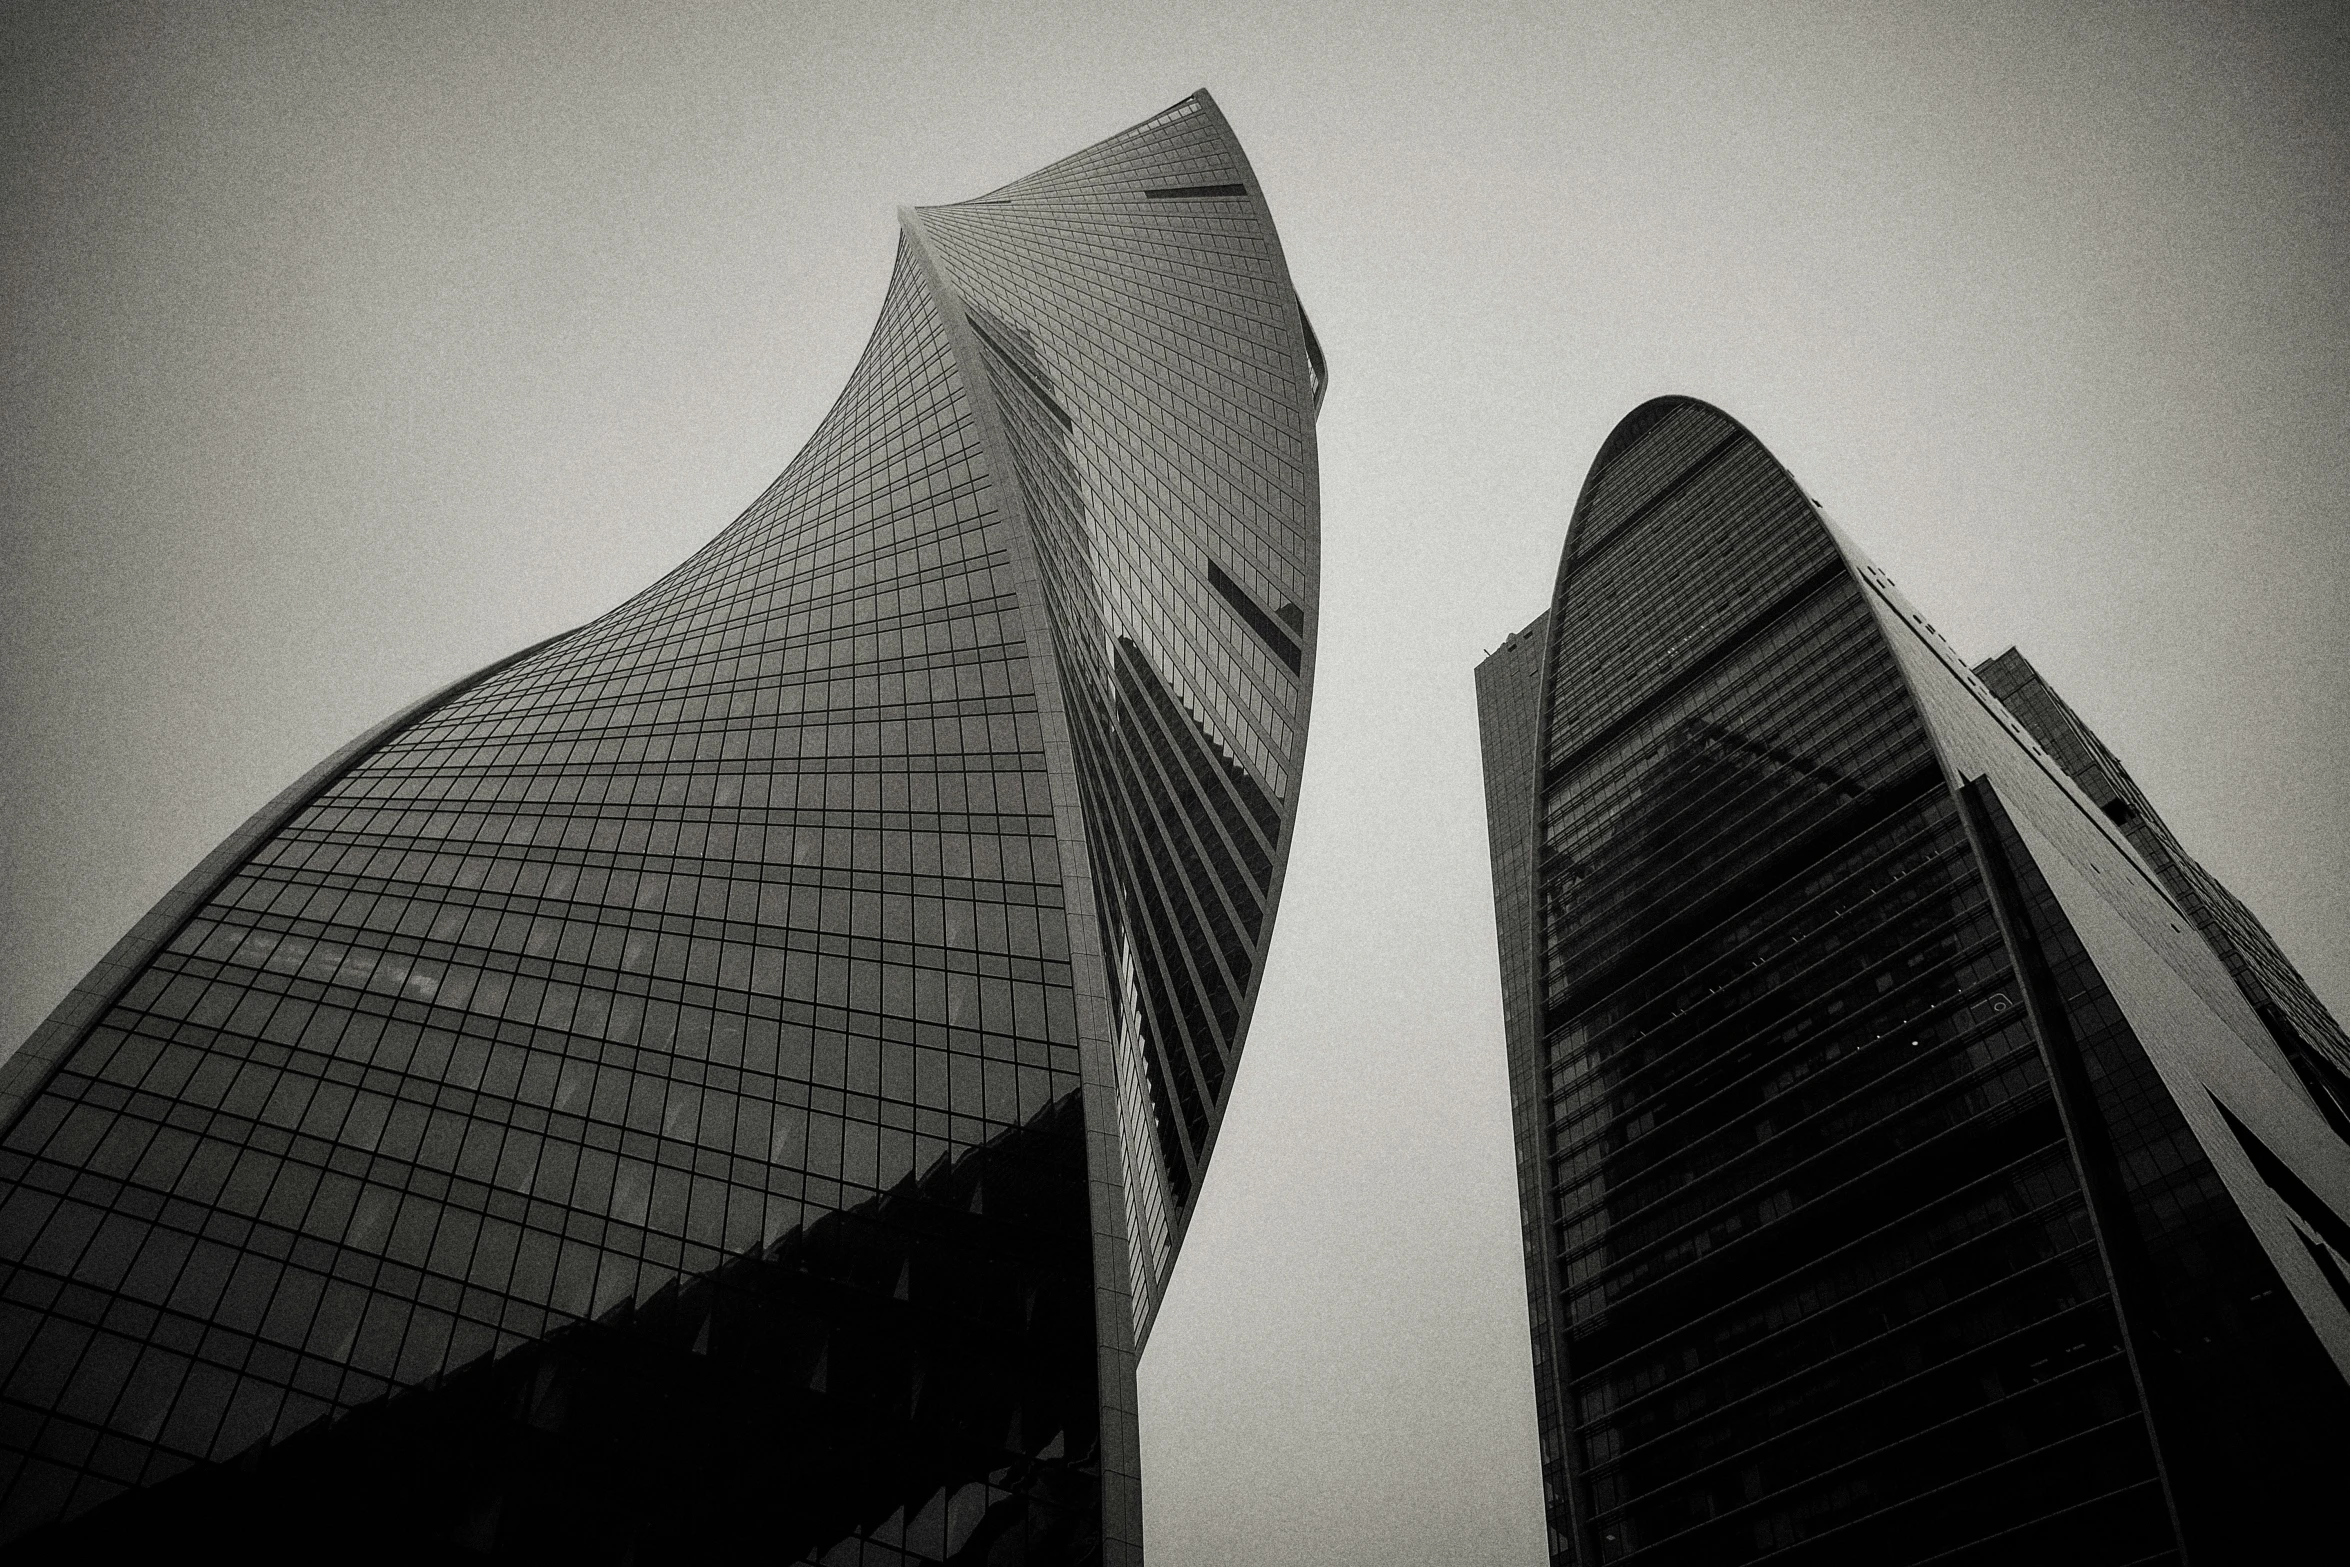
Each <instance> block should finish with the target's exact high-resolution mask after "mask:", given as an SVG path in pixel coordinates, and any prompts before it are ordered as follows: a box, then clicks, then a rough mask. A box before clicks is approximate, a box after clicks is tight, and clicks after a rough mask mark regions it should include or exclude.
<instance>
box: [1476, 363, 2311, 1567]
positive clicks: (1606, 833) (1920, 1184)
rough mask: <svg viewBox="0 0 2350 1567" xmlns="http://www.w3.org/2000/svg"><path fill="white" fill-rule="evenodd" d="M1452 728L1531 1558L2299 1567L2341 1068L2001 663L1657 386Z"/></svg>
mask: <svg viewBox="0 0 2350 1567" xmlns="http://www.w3.org/2000/svg"><path fill="white" fill-rule="evenodd" d="M1985 679H1988V680H1989V681H1990V682H1991V684H1990V685H1988V686H1987V685H1986V684H1985V683H1984V680H1985ZM1995 690H1996V691H1997V692H1999V693H2000V695H2004V696H2006V697H2007V698H2009V699H2010V700H2012V701H2014V702H2016V703H2017V704H2018V709H2019V711H2018V712H2016V713H2011V712H2010V711H2009V710H2008V708H2007V706H2005V705H2003V703H2002V702H2001V700H2000V696H1998V695H1994V694H1993V693H1994V691H1995ZM1478 694H1479V704H1480V717H1481V721H1482V729H1483V732H1484V744H1485V765H1486V789H1487V800H1488V812H1489V820H1490V826H1491V833H1492V846H1493V864H1494V896H1495V907H1496V914H1497V924H1498V926H1499V930H1500V936H1501V957H1502V983H1503V989H1504V1001H1505V1005H1504V1013H1503V1019H1504V1028H1505V1031H1506V1033H1507V1036H1508V1048H1509V1062H1510V1089H1511V1100H1512V1108H1513V1112H1514V1116H1515V1121H1516V1134H1517V1148H1518V1177H1519V1193H1520V1202H1521V1206H1522V1210H1523V1215H1524V1220H1525V1237H1526V1270H1527V1295H1528V1303H1529V1307H1530V1315H1531V1317H1532V1325H1533V1340H1534V1369H1535V1385H1536V1403H1537V1408H1538V1411H1539V1419H1540V1424H1541V1431H1542V1461H1543V1477H1544V1482H1545V1489H1546V1492H1547V1498H1548V1502H1549V1508H1550V1524H1551V1548H1552V1559H1553V1561H1554V1562H1556V1563H1558V1564H1559V1567H1591V1564H1597V1563H1615V1562H1622V1563H1637V1564H1643V1567H1645V1564H1656V1567H1664V1564H1668V1563H1671V1564H1700V1563H1702V1564H1706V1567H1716V1564H1723V1563H1731V1562H1748V1561H1768V1562H1772V1563H1787V1564H1790V1567H1793V1564H1796V1563H1802V1564H1805V1567H1821V1564H1826V1563H1851V1564H1855V1567H1859V1564H1866V1567H1890V1564H1894V1563H1926V1562H1932V1563H1936V1564H1940V1567H1960V1564H1977V1563H1980V1564H1984V1567H1990V1564H2001V1567H2011V1564H2016V1563H2043V1562H2044V1563H2051V1564H2055V1563H2063V1564H2065V1567H2090V1564H2101V1567H2123V1564H2151V1563H2158V1562H2159V1563H2171V1564H2178V1563H2183V1562H2186V1561H2190V1560H2191V1561H2193V1562H2196V1563H2213V1562H2284V1561H2318V1560H2326V1559H2330V1558H2331V1557H2333V1556H2336V1555H2339V1554H2340V1541H2341V1524H2340V1519H2339V1516H2338V1514H2339V1506H2338V1502H2337V1500H2336V1498H2337V1497H2338V1496H2339V1493H2340V1486H2341V1476H2342V1465H2343V1462H2344V1460H2345V1458H2346V1457H2350V1386H2346V1385H2345V1382H2344V1379H2343V1377H2344V1371H2345V1370H2350V1276H2346V1272H2345V1270H2346V1267H2350V1222H2346V1217H2345V1216H2350V1145H2346V1144H2345V1143H2344V1142H2343V1140H2342V1138H2341V1137H2340V1136H2339V1135H2338V1134H2337V1131H2336V1125H2337V1124H2341V1123H2342V1122H2343V1121H2344V1116H2343V1111H2342V1107H2343V1104H2344V1102H2345V1101H2346V1100H2350V1092H2346V1091H2345V1088H2344V1085H2345V1083H2350V1048H2346V1044H2345V1041H2344V1040H2343V1036H2342V1033H2341V1030H2340V1029H2339V1028H2338V1027H2335V1026H2334V1024H2333V1022H2332V1020H2331V1019H2330V1018H2328V1017H2326V1016H2325V1013H2324V1008H2323V1007H2322V1006H2320V1005H2319V1004H2318V1002H2317V1000H2316V998H2315V997H2314V996H2312V995H2310V994H2309V991H2308V987H2307V986H2306V985H2304V984H2302V983H2301V981H2300V979H2299V976H2298V975H2294V974H2293V973H2292V972H2291V965H2290V964H2289V963H2286V962H2285V960H2284V958H2283V955H2282V954H2281V953H2279V952H2278V951H2277V950H2276V948H2275V945H2274V943H2272V942H2270V941H2268V939H2267V937H2266V935H2265V933H2263V932H2260V931H2259V928H2258V924H2257V922H2256V921H2253V920H2252V919H2251V918H2250V916H2249V914H2245V913H2243V911H2242V909H2241V906H2240V905H2237V904H2235V903H2234V900H2232V899H2229V898H2227V897H2226V896H2225V894H2224V892H2221V891H2219V890H2218V888H2217V883H2216V882H2211V881H2210V878H2209V877H2208V875H2207V874H2206V873H2204V872H2203V871H2202V870H2201V868H2200V867H2198V866H2195V865H2194V864H2193V862H2192V861H2191V860H2188V859H2186V858H2185V856H2184V855H2183V852H2181V851H2179V850H2178V847H2177V844H2176V842H2175V840H2172V839H2170V837H2169V835H2168V833H2167V831H2165V830H2164V829H2163V828H2162V827H2161V824H2160V822H2159V821H2158V820H2156V819H2154V818H2153V815H2152V812H2151V810H2150V808H2148V807H2147V806H2146V804H2145V801H2144V799H2143V797H2142V796H2140V795H2138V794H2137V792H2136V788H2135V786H2134V785H2131V784H2129V783H2128V778H2127V775H2126V774H2125V773H2122V772H2121V770H2120V767H2119V764H2118V763H2116V762H2114V761H2113V760H2112V758H2111V756H2110V754H2108V753H2106V752H2105V751H2104V749H2103V747H2102V746H2100V745H2098V744H2097V743H2096V740H2095V737H2094V736H2092V735H2089V734H2088V733H2087V731H2086V729H2085V728H2084V727H2082V726H2080V725H2079V724H2078V722H2077V720H2074V719H2073V718H2072V715H2071V713H2070V710H2069V709H2065V708H2063V705H2062V704H2061V702H2058V701H2057V700H2056V698H2055V696H2054V693H2053V692H2050V691H2048V690H2046V688H2045V686H2044V685H2043V684H2041V683H2040V682H2039V681H2038V679H2037V676H2036V675H2034V674H2033V673H2032V671H2031V669H2030V666H2029V665H2026V664H2024V663H2023V662H2022V661H2021V660H2020V659H2019V658H2017V657H2015V656H2014V655H2012V654H2009V655H2005V656H2003V658H2002V659H2000V660H1995V661H1994V662H1993V663H1991V664H1987V665H1985V666H1984V676H1983V678H1978V677H1977V675H1976V674H1975V673H1974V672H1972V671H1970V670H1969V669H1968V668H1967V666H1966V665H1965V664H1964V663H1963V662H1961V661H1960V660H1959V658H1958V656H1957V655H1956V654H1955V653H1953V652H1952V651H1951V650H1950V648H1949V647H1948V646H1947V644H1945V643H1944V642H1943V641H1942V639H1941V637H1940V636H1939V635H1937V634H1936V633H1935V631H1934V629H1933V628H1932V627H1931V626H1930V625H1928V624H1927V623H1926V621H1925V620H1924V618H1923V617H1922V616H1920V615H1919V614H1918V613H1917V611H1916V610H1915V609H1913V608H1912V607H1910V605H1909V604H1908V603H1907V602H1906V601H1905V600H1904V599H1903V598H1902V597H1901V595H1900V594H1899V593H1898V592H1897V591H1896V590H1895V589H1894V587H1893V584H1892V582H1891V581H1890V579H1888V578H1887V577H1886V576H1885V574H1884V573H1883V572H1881V571H1879V570H1878V569H1877V568H1876V567H1874V566H1872V565H1870V564H1869V563H1868V561H1867V560H1866V559H1865V558H1863V557H1862V556H1861V555H1860V553H1859V552H1858V551H1857V550H1856V549H1854V548H1853V547H1852V545H1851V544H1850V543H1849V542H1848V541H1846V540H1845V539H1844V538H1843V537H1842V536H1841V535H1840V534H1838V533H1837V532H1836V531H1835V529H1834V528H1832V527H1831V526H1830V525H1829V523H1828V521H1827V519H1826V518H1825V517H1824V516H1823V515H1822V514H1821V513H1820V511H1819V509H1818V508H1817V507H1816V506H1815V505H1814V503H1813V502H1812V501H1811V500H1810V499H1808V498H1807V497H1806V496H1805V494H1804V492H1803V491H1802V490H1801V489H1800V488H1799V487H1798V486H1797V484H1796V482H1795V480H1794V479H1793V478H1792V477H1790V476H1789V475H1788V473H1787V472H1786V470H1785V469H1783V468H1782V467H1780V465H1779V464H1778V463H1777V462H1776V461H1774V460H1773V459H1772V457H1771V455H1770V453H1768V452H1767V451H1765V450H1764V449H1763V447H1762V445H1761V444H1760V443H1759V442H1758V441H1756V440H1755V439H1754V437H1753V436H1751V435H1750V434H1748V433H1747V432H1746V431H1745V430H1743V429H1741V428H1740V427H1739V426H1738V425H1736V424H1735V423H1733V422H1732V421H1731V420H1729V419H1728V418H1726V417H1724V416H1723V415H1722V414H1721V413H1720V412H1718V411H1717V410H1715V409H1712V408H1708V407H1706V406H1704V405H1703V404H1700V403H1696V402H1693V401H1690V400H1688V399H1684V398H1665V399H1660V400H1658V401H1656V402H1653V403H1650V404H1647V405H1645V406H1643V407H1641V408H1640V409H1638V410H1636V411H1635V412H1633V414H1632V415H1631V416H1630V417H1628V418H1627V419H1625V421H1624V422H1623V423H1622V424H1621V425H1620V426H1618V427H1617V429H1616V431H1615V433H1614V434H1613V435H1611V436H1610V437H1609V438H1608V440H1607V443H1606V444H1605V445H1604V446H1603V447H1602V448H1601V450H1600V453H1599V457H1598V460H1597V461H1596V462H1595V463H1594V464H1593V466H1592V469H1591V474H1590V477H1589V479H1588V480H1587V481H1586V482H1585V485H1584V489H1583V493H1582V496H1581V498H1580V499H1579V500H1578V501H1577V502H1576V505H1575V510H1574V514H1573V518H1572V521H1571V522H1570V524H1569V527H1568V532H1567V541H1566V549H1565V553H1564V557H1563V558H1562V560H1561V562H1560V565H1559V573H1558V579H1557V586H1556V589H1555V590H1554V593H1553V596H1552V599H1551V606H1550V609H1549V610H1548V611H1547V613H1546V614H1545V615H1544V616H1543V617H1542V618H1541V619H1539V620H1537V621H1536V622H1535V623H1534V624H1533V625H1532V626H1530V627H1528V628H1527V629H1526V631H1525V632H1523V633H1521V634H1520V635H1518V636H1515V637H1513V638H1511V639H1510V641H1509V642H1507V643H1506V644H1504V646H1503V647H1502V648H1501V649H1500V650H1499V651H1497V652H1496V653H1495V654H1494V655H1493V656H1492V657H1491V658H1489V659H1488V660H1487V661H1486V662H1485V664H1484V665H1483V666H1482V667H1481V668H1480V669H1479V670H1478ZM2024 713H2028V714H2029V717H2028V719H2026V720H2025V721H2023V722H2019V716H2021V715H2022V714H2024ZM2027 723H2028V725H2029V727H2027ZM2035 734H2038V735H2040V736H2042V737H2044V738H2043V739H2040V740H2036V739H2035V738H2034V736H2035ZM2043 744H2045V745H2046V747H2047V749H2043V748H2042V747H2043ZM2051 753H2054V754H2051ZM2085 791H2087V792H2085ZM2206 883H2208V884H2209V885H2208V886H2207V885H2205V884H2206Z"/></svg>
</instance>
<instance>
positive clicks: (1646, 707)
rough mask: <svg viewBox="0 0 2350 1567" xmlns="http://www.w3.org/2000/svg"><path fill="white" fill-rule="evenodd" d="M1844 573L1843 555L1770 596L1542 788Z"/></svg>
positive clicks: (1571, 757)
mask: <svg viewBox="0 0 2350 1567" xmlns="http://www.w3.org/2000/svg"><path fill="white" fill-rule="evenodd" d="M1845 575H1846V572H1845V569H1844V562H1843V561H1842V560H1841V559H1837V560H1831V561H1830V562H1828V563H1827V564H1826V565H1824V566H1822V567H1821V568H1820V569H1819V570H1817V571H1815V572H1813V573H1812V574H1811V575H1810V576H1808V577H1806V578H1804V579H1803V580H1802V581H1801V582H1798V583H1796V584H1795V585H1794V586H1793V587H1791V588H1789V589H1788V590H1787V591H1786V592H1784V593H1782V594H1780V595H1779V596H1778V597H1777V598H1775V599H1773V600H1771V601H1770V602H1769V603H1768V604H1765V605H1764V606H1763V607H1762V608H1761V609H1760V610H1758V611H1756V612H1755V614H1754V615H1753V616H1752V617H1751V618H1749V619H1748V620H1747V621H1746V623H1745V624H1743V625H1741V626H1739V627H1737V628H1736V629H1735V630H1733V631H1731V632H1730V634H1729V635H1728V636H1725V637H1724V638H1722V640H1721V641H1719V642H1717V643H1715V644H1714V645H1713V646H1712V647H1711V648H1710V649H1708V650H1707V651H1706V652H1704V653H1702V654H1700V655H1699V656H1698V657H1697V658H1695V659H1693V660H1692V661H1690V662H1689V663H1688V664H1686V665H1684V666H1682V668H1681V670H1680V672H1679V673H1678V674H1675V675H1674V676H1673V677H1672V678H1671V679H1669V680H1667V681H1666V682H1665V683H1664V684H1662V685H1660V686H1658V687H1657V688H1656V689H1655V690H1654V691H1651V692H1649V693H1648V695H1646V696H1644V697H1642V698H1641V699H1640V700H1639V701H1638V702H1636V703H1634V704H1633V705H1632V706H1631V707H1630V708H1628V709H1626V710H1625V711H1624V712H1623V713H1622V714H1620V715H1618V716H1617V717H1616V718H1614V719H1613V720H1611V721H1610V722H1609V723H1608V725H1607V727H1606V728H1604V729H1602V730H1600V731H1599V733H1597V734H1595V735H1593V736H1592V737H1591V738H1590V739H1588V740H1586V741H1584V742H1583V743H1582V744H1581V745H1579V746H1577V747H1575V749H1574V750H1572V751H1570V752H1568V753H1567V755H1566V756H1565V757H1564V758H1563V759H1562V760H1560V761H1557V762H1554V763H1552V764H1551V765H1550V767H1549V768H1548V769H1547V770H1546V771H1545V772H1544V774H1543V787H1544V789H1545V791H1547V790H1548V789H1549V788H1550V787H1551V786H1553V785H1555V784H1556V783H1557V782H1558V781H1559V780H1560V779H1562V778H1564V777H1566V775H1567V774H1569V773H1571V772H1573V771H1574V770H1575V769H1576V768H1578V767H1580V766H1582V765H1583V763H1585V762H1587V761H1589V760H1590V759H1591V758H1592V757H1593V756H1595V755H1597V754H1598V753H1599V752H1600V751H1602V750H1604V749H1606V747H1608V746H1609V745H1611V744H1613V743H1614V742H1615V741H1616V740H1618V739H1620V738H1621V737H1622V736H1623V735H1625V734H1626V733H1628V732H1629V731H1630V730H1631V729H1632V728H1634V727H1635V726H1636V725H1638V724H1639V723H1641V722H1642V721H1643V720H1645V719H1646V718H1648V717H1649V716H1650V715H1651V714H1653V713H1654V712H1655V711H1656V710H1657V709H1658V708H1660V707H1662V706H1664V705H1665V703H1667V702H1669V701H1671V700H1672V699H1673V698H1674V697H1676V696H1679V695H1680V694H1681V693H1682V692H1683V691H1686V690H1688V689H1689V687H1690V686H1692V685H1694V684H1696V683H1697V681H1698V680H1699V679H1700V678H1701V677H1703V676H1705V675H1708V674H1711V673H1712V672H1713V671H1714V670H1715V669H1716V668H1718V667H1719V666H1720V665H1721V664H1722V663H1723V662H1724V661H1725V660H1727V659H1728V658H1729V657H1730V655H1731V654H1733V653H1735V652H1737V651H1738V650H1739V649H1740V648H1742V647H1744V646H1745V645H1746V644H1747V643H1749V642H1751V641H1753V640H1754V639H1755V638H1756V637H1758V636H1760V635H1762V633H1764V632H1765V631H1768V630H1769V629H1770V628H1771V627H1772V626H1773V625H1775V624H1777V623H1778V622H1779V621H1780V620H1782V619H1784V618H1785V617H1786V616H1788V615H1790V614H1792V613H1793V612H1794V611H1795V610H1796V609H1797V608H1798V607H1799V606H1800V605H1801V604H1802V603H1803V602H1804V601H1805V600H1806V599H1808V598H1810V597H1811V596H1812V595H1813V594H1815V593H1817V592H1819V591H1820V590H1821V589H1822V588H1824V587H1826V586H1827V585H1828V584H1829V583H1831V582H1834V581H1836V580H1838V579H1839V578H1841V577H1843V576H1845Z"/></svg>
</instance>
